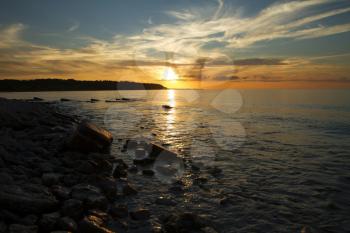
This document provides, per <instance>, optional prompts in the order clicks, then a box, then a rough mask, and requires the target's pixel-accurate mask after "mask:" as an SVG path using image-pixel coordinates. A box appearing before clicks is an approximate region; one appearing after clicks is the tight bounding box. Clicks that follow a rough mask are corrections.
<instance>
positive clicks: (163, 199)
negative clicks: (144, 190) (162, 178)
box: [155, 197, 176, 206]
mask: <svg viewBox="0 0 350 233" xmlns="http://www.w3.org/2000/svg"><path fill="white" fill-rule="evenodd" d="M155 203H156V204H157V205H166V206H175V205H176V202H175V201H173V200H171V199H170V198H167V197H158V198H157V199H156V201H155Z"/></svg>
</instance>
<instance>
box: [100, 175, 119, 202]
mask: <svg viewBox="0 0 350 233" xmlns="http://www.w3.org/2000/svg"><path fill="white" fill-rule="evenodd" d="M96 185H97V186H98V187H99V188H100V189H101V190H102V192H103V193H104V194H105V195H106V197H108V198H109V199H114V198H115V197H116V195H117V182H116V180H115V179H113V178H112V177H103V176H99V177H97V180H96Z"/></svg>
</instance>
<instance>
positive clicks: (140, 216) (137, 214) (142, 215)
mask: <svg viewBox="0 0 350 233" xmlns="http://www.w3.org/2000/svg"><path fill="white" fill-rule="evenodd" d="M150 216H151V213H150V212H149V210H147V209H138V210H136V211H133V212H130V217H131V218H132V219H134V220H137V221H140V220H147V219H149V218H150Z"/></svg>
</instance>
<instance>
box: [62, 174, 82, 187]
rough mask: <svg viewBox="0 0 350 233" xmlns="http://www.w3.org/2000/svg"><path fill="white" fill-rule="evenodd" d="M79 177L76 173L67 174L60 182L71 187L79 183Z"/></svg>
mask: <svg viewBox="0 0 350 233" xmlns="http://www.w3.org/2000/svg"><path fill="white" fill-rule="evenodd" d="M80 181H81V180H80V177H79V176H78V175H76V174H67V175H64V176H63V178H62V182H63V184H64V185H65V186H68V187H71V186H74V185H76V184H78V183H80Z"/></svg>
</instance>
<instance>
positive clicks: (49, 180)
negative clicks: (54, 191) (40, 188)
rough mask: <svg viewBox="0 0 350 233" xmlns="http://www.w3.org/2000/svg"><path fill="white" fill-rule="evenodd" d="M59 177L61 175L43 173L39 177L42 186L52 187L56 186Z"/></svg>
mask: <svg viewBox="0 0 350 233" xmlns="http://www.w3.org/2000/svg"><path fill="white" fill-rule="evenodd" d="M60 177H61V175H60V174H57V173H44V174H43V175H42V177H41V180H42V183H43V184H44V185H46V186H52V185H56V184H58V182H59V181H60Z"/></svg>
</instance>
